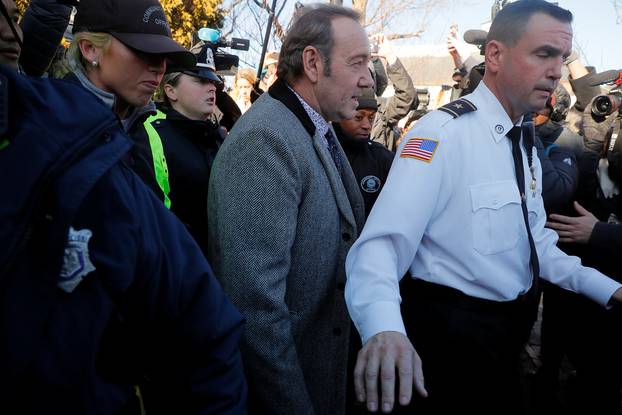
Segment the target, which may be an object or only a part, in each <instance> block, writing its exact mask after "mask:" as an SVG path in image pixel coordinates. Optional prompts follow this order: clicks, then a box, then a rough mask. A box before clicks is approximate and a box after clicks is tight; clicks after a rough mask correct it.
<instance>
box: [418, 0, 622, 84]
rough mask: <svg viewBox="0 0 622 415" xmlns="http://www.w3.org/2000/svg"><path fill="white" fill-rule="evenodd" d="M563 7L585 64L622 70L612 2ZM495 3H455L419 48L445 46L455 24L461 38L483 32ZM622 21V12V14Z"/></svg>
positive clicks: (565, 2) (570, 2) (621, 33)
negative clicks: (571, 19) (569, 16)
mask: <svg viewBox="0 0 622 415" xmlns="http://www.w3.org/2000/svg"><path fill="white" fill-rule="evenodd" d="M558 2H559V5H560V6H561V7H564V8H566V9H569V10H570V11H571V12H572V13H573V15H574V23H573V30H574V43H575V46H578V47H579V48H580V49H581V50H582V52H583V54H584V55H585V60H586V61H587V62H584V63H585V64H588V65H592V66H594V67H596V70H597V71H598V72H601V71H605V70H609V69H621V70H622V22H621V23H619V24H617V22H616V19H617V15H616V12H615V9H614V7H613V2H612V1H611V0H558ZM492 3H493V2H492V1H491V0H454V1H450V2H449V4H450V5H449V7H448V10H443V12H442V13H438V14H436V16H435V18H434V19H433V20H431V21H430V22H429V24H428V25H426V27H427V29H426V33H424V36H423V37H422V39H420V40H417V41H416V43H418V44H426V43H437V44H438V43H444V42H445V38H446V36H447V32H448V31H449V27H450V26H451V24H452V23H456V24H457V25H458V28H459V31H460V34H462V33H464V31H465V30H468V29H479V28H480V26H481V25H482V23H484V22H486V21H487V20H489V19H490V6H491V5H492ZM620 14H621V16H620V17H622V10H620Z"/></svg>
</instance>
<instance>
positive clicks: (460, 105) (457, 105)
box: [454, 103, 463, 109]
mask: <svg viewBox="0 0 622 415" xmlns="http://www.w3.org/2000/svg"><path fill="white" fill-rule="evenodd" d="M454 107H456V109H462V107H463V105H462V104H457V103H456V104H454Z"/></svg>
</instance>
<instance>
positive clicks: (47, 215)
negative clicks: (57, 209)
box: [45, 213, 54, 222]
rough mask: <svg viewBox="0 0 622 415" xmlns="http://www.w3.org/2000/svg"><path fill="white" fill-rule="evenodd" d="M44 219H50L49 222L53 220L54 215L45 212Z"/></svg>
mask: <svg viewBox="0 0 622 415" xmlns="http://www.w3.org/2000/svg"><path fill="white" fill-rule="evenodd" d="M45 220H47V221H50V222H51V221H53V220H54V216H52V215H50V214H49V213H46V214H45Z"/></svg>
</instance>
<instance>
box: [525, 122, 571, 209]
mask: <svg viewBox="0 0 622 415" xmlns="http://www.w3.org/2000/svg"><path fill="white" fill-rule="evenodd" d="M537 133H538V130H537V129H536V139H535V142H534V144H535V146H536V149H537V150H538V158H539V159H540V164H541V165H542V200H543V201H544V208H545V210H546V213H547V214H551V213H562V212H564V209H566V208H567V207H568V205H569V204H571V203H572V200H573V197H574V195H575V191H576V190H577V186H578V184H579V167H578V164H577V159H576V157H575V154H574V152H573V151H572V150H570V149H568V148H565V147H562V146H558V145H556V144H555V143H554V142H551V141H548V140H549V139H550V138H551V137H543V136H539V135H537Z"/></svg>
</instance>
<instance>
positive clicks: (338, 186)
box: [313, 131, 357, 229]
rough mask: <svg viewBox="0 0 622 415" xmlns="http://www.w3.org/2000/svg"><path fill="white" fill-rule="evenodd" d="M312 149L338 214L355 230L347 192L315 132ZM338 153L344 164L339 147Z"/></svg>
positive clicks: (320, 138) (344, 157)
mask: <svg viewBox="0 0 622 415" xmlns="http://www.w3.org/2000/svg"><path fill="white" fill-rule="evenodd" d="M313 147H314V148H315V152H316V153H317V155H318V157H319V158H320V160H321V161H322V165H323V166H324V170H325V171H326V176H327V177H328V181H329V183H330V188H331V190H332V191H333V196H334V197H335V200H336V201H337V207H338V208H339V212H340V213H341V215H342V216H343V217H344V218H345V219H346V221H347V222H348V224H350V226H352V228H354V229H357V224H356V220H355V218H354V212H353V210H352V207H351V205H350V198H349V197H348V192H347V190H346V187H345V186H344V182H343V181H342V179H341V176H340V175H339V171H338V170H337V167H336V166H335V162H334V161H333V159H332V157H331V155H330V153H329V152H328V148H326V142H325V138H324V137H322V136H321V135H320V134H318V132H317V131H316V132H315V134H314V135H313ZM339 152H340V153H341V159H342V160H344V162H347V160H348V159H347V158H346V155H345V154H344V152H343V150H342V149H341V147H339ZM346 167H348V166H347V165H344V180H346V179H347V176H346V175H347V174H348V173H349V172H348V171H347V170H348V168H349V167H348V168H346Z"/></svg>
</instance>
